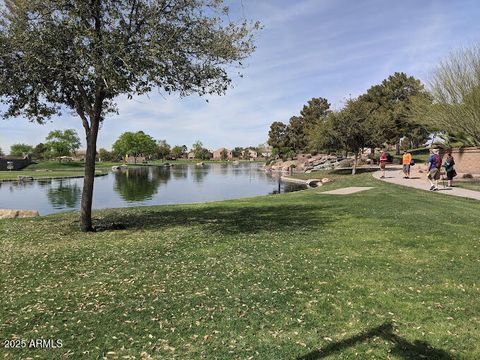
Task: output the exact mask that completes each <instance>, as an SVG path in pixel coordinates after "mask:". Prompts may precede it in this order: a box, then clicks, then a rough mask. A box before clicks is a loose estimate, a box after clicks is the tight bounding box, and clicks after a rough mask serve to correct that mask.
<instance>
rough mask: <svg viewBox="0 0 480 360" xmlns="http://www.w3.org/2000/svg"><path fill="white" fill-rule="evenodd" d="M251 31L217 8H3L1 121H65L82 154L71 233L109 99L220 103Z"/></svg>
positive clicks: (42, 1)
mask: <svg viewBox="0 0 480 360" xmlns="http://www.w3.org/2000/svg"><path fill="white" fill-rule="evenodd" d="M257 29H259V24H258V23H249V22H247V21H246V20H244V21H240V22H235V21H232V20H231V19H230V17H229V10H228V7H226V6H225V4H224V2H223V1H222V0H182V1H165V0H115V1H113V0H92V1H84V0H71V1H58V0H28V1H25V0H10V1H5V2H3V3H2V8H1V10H0V97H1V99H2V101H3V102H4V104H5V105H6V111H5V113H4V116H9V117H17V116H24V117H26V118H28V119H30V120H32V121H37V122H44V121H45V120H46V119H48V118H50V117H51V116H53V115H56V114H59V113H60V112H61V110H62V109H64V108H66V109H68V110H71V111H74V112H75V113H76V114H77V115H78V117H79V118H80V119H81V122H82V125H83V127H84V129H85V135H86V145H87V152H86V157H85V177H84V186H83V193H82V202H81V209H80V220H81V229H82V230H84V231H91V230H93V226H92V220H91V208H92V197H93V182H94V174H95V156H96V145H97V137H98V131H99V128H100V123H101V122H102V121H103V120H104V119H105V117H106V115H107V114H115V113H116V112H117V107H116V99H117V98H118V97H119V95H124V96H125V97H127V98H131V97H132V96H135V95H141V94H145V93H148V92H150V91H152V90H153V89H154V88H159V89H160V90H161V91H163V92H165V93H166V94H170V93H174V92H175V93H178V94H180V95H181V96H186V95H190V94H200V95H205V94H220V95H221V94H223V93H224V92H225V91H226V90H227V88H228V87H229V86H230V85H231V77H230V76H229V75H228V70H229V66H231V65H232V64H237V65H240V66H241V61H242V60H243V59H244V58H246V57H247V56H249V55H250V54H251V53H252V52H253V51H254V48H255V47H254V44H253V37H254V34H255V32H256V30H257Z"/></svg>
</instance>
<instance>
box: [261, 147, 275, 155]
mask: <svg viewBox="0 0 480 360" xmlns="http://www.w3.org/2000/svg"><path fill="white" fill-rule="evenodd" d="M272 150H273V148H272V147H271V146H270V145H268V144H267V145H265V146H263V151H262V153H261V155H262V156H263V157H265V158H269V157H270V156H272Z"/></svg>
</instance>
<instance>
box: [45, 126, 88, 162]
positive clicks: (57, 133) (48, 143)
mask: <svg viewBox="0 0 480 360" xmlns="http://www.w3.org/2000/svg"><path fill="white" fill-rule="evenodd" d="M45 147H46V148H47V149H48V154H49V157H61V156H71V155H73V154H74V153H75V151H77V150H78V149H79V148H80V138H79V136H78V134H77V132H76V131H75V130H74V129H66V130H53V131H50V132H49V133H48V135H47V137H46V138H45Z"/></svg>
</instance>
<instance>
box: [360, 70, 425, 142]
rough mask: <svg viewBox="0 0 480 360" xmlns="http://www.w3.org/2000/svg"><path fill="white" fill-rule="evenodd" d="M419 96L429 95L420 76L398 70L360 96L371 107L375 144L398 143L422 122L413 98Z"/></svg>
mask: <svg viewBox="0 0 480 360" xmlns="http://www.w3.org/2000/svg"><path fill="white" fill-rule="evenodd" d="M418 98H422V99H424V100H425V101H428V99H429V98H430V97H429V95H428V92H427V91H426V90H425V88H424V86H423V84H422V83H421V82H420V80H418V79H415V78H414V77H413V76H408V75H407V74H405V73H398V72H396V73H394V74H393V75H390V76H389V77H388V78H387V79H385V80H383V81H382V83H381V84H378V85H374V86H372V87H370V88H369V89H368V90H367V92H366V93H365V94H363V95H361V96H360V97H359V98H358V99H357V101H359V102H363V103H365V104H364V105H363V107H364V108H365V109H366V111H368V120H369V123H370V127H371V129H372V138H371V140H372V143H373V145H374V146H381V145H382V144H384V143H388V144H399V142H400V139H401V138H402V137H404V136H409V135H411V134H412V132H413V131H414V129H416V128H418V127H419V126H420V125H419V124H418V122H416V121H415V119H414V117H413V101H414V99H418Z"/></svg>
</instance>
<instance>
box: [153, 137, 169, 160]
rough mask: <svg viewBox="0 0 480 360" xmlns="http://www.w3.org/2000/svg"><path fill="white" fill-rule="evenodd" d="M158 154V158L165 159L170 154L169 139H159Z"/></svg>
mask: <svg viewBox="0 0 480 360" xmlns="http://www.w3.org/2000/svg"><path fill="white" fill-rule="evenodd" d="M156 155H157V158H158V159H165V158H166V157H167V156H168V155H170V145H168V143H167V140H158V141H157V151H156Z"/></svg>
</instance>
